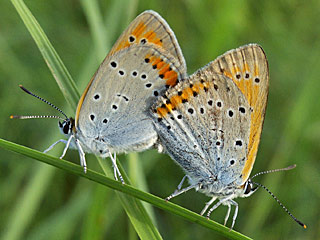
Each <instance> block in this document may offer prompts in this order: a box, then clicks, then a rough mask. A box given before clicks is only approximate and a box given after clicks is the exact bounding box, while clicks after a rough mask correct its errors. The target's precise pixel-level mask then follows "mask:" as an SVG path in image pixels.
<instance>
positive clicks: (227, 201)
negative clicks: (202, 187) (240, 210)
mask: <svg viewBox="0 0 320 240" xmlns="http://www.w3.org/2000/svg"><path fill="white" fill-rule="evenodd" d="M232 197H233V195H230V196H228V197H226V198H222V199H220V200H219V202H217V203H216V204H215V205H213V207H212V208H210V210H209V211H208V213H207V218H209V217H210V215H211V213H212V212H213V211H214V210H215V209H216V208H217V207H219V206H220V205H221V204H224V205H228V204H229V201H230V200H231V198H232ZM232 205H233V204H232ZM227 220H228V219H227Z"/></svg>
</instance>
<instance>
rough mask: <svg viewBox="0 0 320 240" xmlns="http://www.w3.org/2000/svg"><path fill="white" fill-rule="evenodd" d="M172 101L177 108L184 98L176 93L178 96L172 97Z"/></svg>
mask: <svg viewBox="0 0 320 240" xmlns="http://www.w3.org/2000/svg"><path fill="white" fill-rule="evenodd" d="M170 102H171V104H172V107H173V108H175V107H177V106H178V105H179V104H181V103H182V98H181V97H180V96H178V95H176V96H173V97H171V98H170Z"/></svg>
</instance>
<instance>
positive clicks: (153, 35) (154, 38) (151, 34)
mask: <svg viewBox="0 0 320 240" xmlns="http://www.w3.org/2000/svg"><path fill="white" fill-rule="evenodd" d="M143 37H145V38H146V39H147V40H148V42H152V43H154V44H156V45H160V46H161V45H162V42H161V40H160V39H159V38H157V34H156V33H155V32H154V31H149V32H147V33H146V34H145V35H144V36H143Z"/></svg>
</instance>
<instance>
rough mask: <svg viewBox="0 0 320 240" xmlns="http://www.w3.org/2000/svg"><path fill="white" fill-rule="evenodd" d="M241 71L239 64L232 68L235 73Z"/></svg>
mask: <svg viewBox="0 0 320 240" xmlns="http://www.w3.org/2000/svg"><path fill="white" fill-rule="evenodd" d="M239 72H241V71H240V68H239V67H238V66H234V67H233V68H232V73H233V75H236V74H237V73H239Z"/></svg>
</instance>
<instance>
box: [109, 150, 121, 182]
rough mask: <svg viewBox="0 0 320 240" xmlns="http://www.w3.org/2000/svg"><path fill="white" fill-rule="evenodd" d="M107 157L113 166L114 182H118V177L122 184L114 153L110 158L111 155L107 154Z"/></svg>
mask: <svg viewBox="0 0 320 240" xmlns="http://www.w3.org/2000/svg"><path fill="white" fill-rule="evenodd" d="M109 157H110V159H111V162H112V166H113V171H114V178H115V179H116V180H118V176H119V178H120V181H121V183H122V184H124V181H123V177H122V175H121V173H120V170H119V168H118V166H117V159H116V153H115V154H114V156H112V153H110V152H109Z"/></svg>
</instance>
